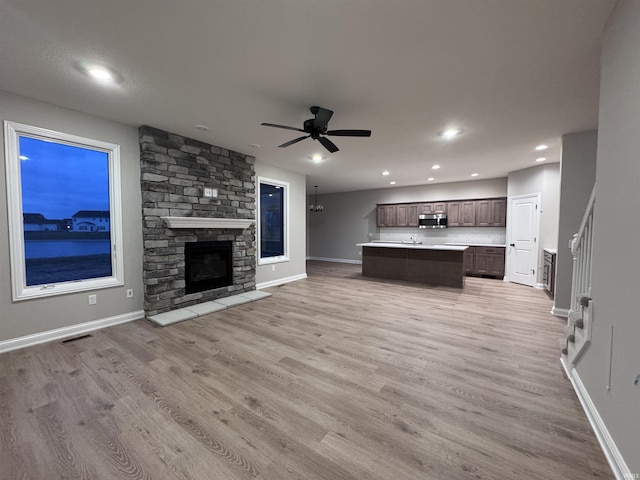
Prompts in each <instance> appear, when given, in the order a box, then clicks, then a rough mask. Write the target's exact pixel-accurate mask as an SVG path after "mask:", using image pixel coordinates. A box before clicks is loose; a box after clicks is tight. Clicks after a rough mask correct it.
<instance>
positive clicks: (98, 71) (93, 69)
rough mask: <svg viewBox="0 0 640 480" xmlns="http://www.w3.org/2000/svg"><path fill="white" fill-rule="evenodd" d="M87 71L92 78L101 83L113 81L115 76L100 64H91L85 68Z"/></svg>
mask: <svg viewBox="0 0 640 480" xmlns="http://www.w3.org/2000/svg"><path fill="white" fill-rule="evenodd" d="M87 73H88V74H89V76H90V77H91V78H93V79H94V80H98V81H99V82H102V83H114V82H115V76H114V75H113V73H111V71H110V70H109V69H108V68H107V67H103V66H101V65H92V66H90V67H88V68H87Z"/></svg>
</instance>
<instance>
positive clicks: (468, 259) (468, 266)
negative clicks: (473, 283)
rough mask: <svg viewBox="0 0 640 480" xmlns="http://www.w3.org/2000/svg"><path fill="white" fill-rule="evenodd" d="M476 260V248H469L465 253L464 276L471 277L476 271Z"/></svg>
mask: <svg viewBox="0 0 640 480" xmlns="http://www.w3.org/2000/svg"><path fill="white" fill-rule="evenodd" d="M475 258H476V251H475V247H469V248H468V249H467V250H465V252H464V274H465V275H469V274H471V273H473V271H474V270H475V263H476V262H475Z"/></svg>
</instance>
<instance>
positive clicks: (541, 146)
mask: <svg viewBox="0 0 640 480" xmlns="http://www.w3.org/2000/svg"><path fill="white" fill-rule="evenodd" d="M547 148H549V147H548V146H547V145H538V146H537V147H536V150H538V151H540V150H546V149H547Z"/></svg>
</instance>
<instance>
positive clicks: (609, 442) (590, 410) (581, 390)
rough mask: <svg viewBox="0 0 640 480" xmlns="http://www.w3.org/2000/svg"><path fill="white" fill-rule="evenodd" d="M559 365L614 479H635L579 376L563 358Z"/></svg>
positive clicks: (635, 476)
mask: <svg viewBox="0 0 640 480" xmlns="http://www.w3.org/2000/svg"><path fill="white" fill-rule="evenodd" d="M560 363H561V364H562V367H563V368H564V371H565V373H566V374H567V377H568V378H569V380H570V381H571V385H572V386H573V390H574V391H575V392H576V395H577V396H578V400H580V404H581V405H582V408H583V410H584V413H586V415H587V418H588V419H589V423H590V424H591V428H593V432H594V433H595V434H596V438H597V439H598V443H599V444H600V448H602V451H603V452H604V456H605V457H606V458H607V461H608V462H609V466H610V467H611V470H612V471H613V474H614V475H615V477H616V479H618V480H627V479H629V478H637V475H636V474H633V473H631V470H629V467H627V463H626V462H625V461H624V458H623V457H622V454H621V453H620V450H618V447H617V446H616V444H615V442H614V441H613V438H611V434H610V433H609V430H607V426H606V425H605V423H604V421H603V420H602V417H601V416H600V414H599V413H598V409H597V408H596V406H595V405H594V403H593V401H592V400H591V396H590V395H589V392H588V391H587V388H586V387H585V386H584V384H583V383H582V380H581V379H580V375H578V372H577V371H576V369H575V368H571V367H570V366H569V365H568V364H567V362H566V360H565V358H564V357H561V358H560Z"/></svg>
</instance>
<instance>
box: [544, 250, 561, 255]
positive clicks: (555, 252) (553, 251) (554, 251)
mask: <svg viewBox="0 0 640 480" xmlns="http://www.w3.org/2000/svg"><path fill="white" fill-rule="evenodd" d="M543 250H544V251H545V252H549V253H551V254H553V255H556V254H557V253H558V250H556V249H555V248H543Z"/></svg>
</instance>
